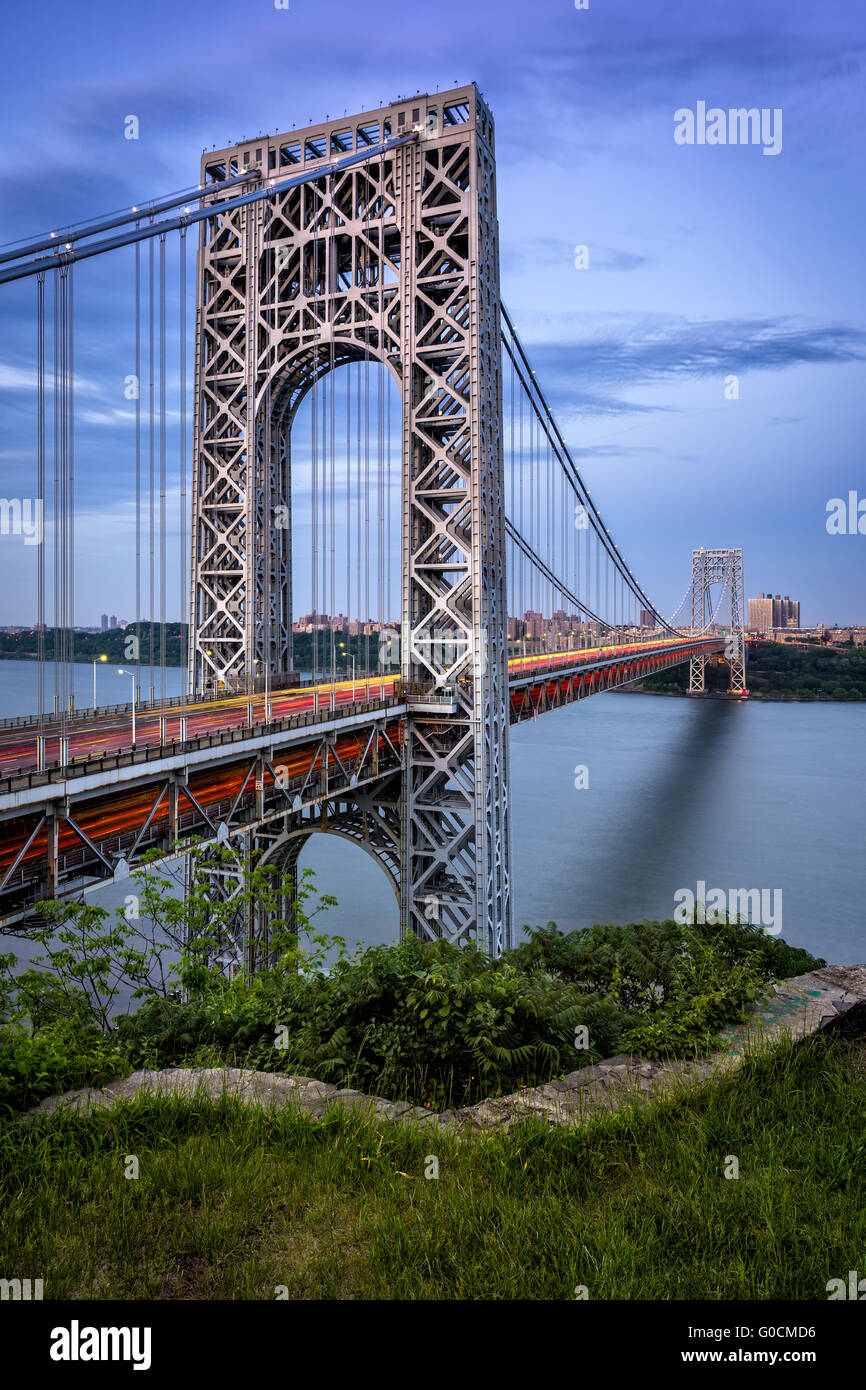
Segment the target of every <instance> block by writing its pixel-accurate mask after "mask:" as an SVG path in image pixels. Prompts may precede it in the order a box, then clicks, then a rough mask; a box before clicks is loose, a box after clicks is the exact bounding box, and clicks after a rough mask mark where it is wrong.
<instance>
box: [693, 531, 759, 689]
mask: <svg viewBox="0 0 866 1390" xmlns="http://www.w3.org/2000/svg"><path fill="white" fill-rule="evenodd" d="M711 584H722V585H723V586H724V588H725V589H727V592H728V595H729V599H730V634H729V637H728V641H727V643H726V645H725V655H724V659H725V660H726V661H727V663H728V667H729V670H730V690H731V694H732V695H744V694H746V637H745V632H744V628H743V552H742V550H705V549H704V548H703V547H701V549H700V550H693V551H692V630H693V631H700V630H702V629H703V627H704V626H705V624H706V623H707V621H708V620H709V618H710V617H711V616H712V609H711V607H710V606H709V597H710V585H711ZM706 663H707V656H706V654H703V653H702V654H701V655H700V656H693V657H692V659H691V662H690V665H689V694H690V695H700V694H702V693H703V691H704V689H705V667H706Z"/></svg>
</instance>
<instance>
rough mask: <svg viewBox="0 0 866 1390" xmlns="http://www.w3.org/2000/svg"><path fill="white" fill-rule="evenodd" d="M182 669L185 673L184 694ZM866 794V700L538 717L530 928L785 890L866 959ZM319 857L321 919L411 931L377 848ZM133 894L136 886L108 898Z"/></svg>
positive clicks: (614, 701) (810, 920)
mask: <svg viewBox="0 0 866 1390" xmlns="http://www.w3.org/2000/svg"><path fill="white" fill-rule="evenodd" d="M34 666H35V663H30V662H24V661H11V662H7V661H3V662H0V717H5V716H7V715H11V714H25V713H32V712H33V711H34V710H35V703H36V684H35V680H36V675H35V669H34ZM76 674H77V679H76V693H77V702H78V704H79V705H84V704H89V703H90V699H91V698H92V668H91V667H90V666H89V665H88V666H81V667H78V668H77V673H76ZM52 679H53V678H52ZM180 679H181V673H180V671H179V670H177V669H174V670H169V671H168V673H167V682H166V693H167V694H169V695H170V694H176V693H178V692H179V690H180ZM98 680H99V687H98V697H99V702H100V703H106V704H108V703H113V702H115V701H120V700H123V699H126V698H128V694H127V690H126V686H127V685H128V678H127V677H122V676H117V674H116V672H115V671H114V669H113V668H109V669H105V670H100V671H99V672H98ZM145 684H146V678H145V677H144V676H143V677H142V686H143V687H144V686H145ZM155 684H156V685H157V689H158V688H159V676H158V673H157V675H156V680H155ZM46 686H48V687H49V688H52V689H53V685H52V682H51V681H49V680H48V679H47V678H46ZM578 768H583V769H585V771H583V772H578V773H577V774H576V769H578ZM576 783H578V784H579V786H576V785H575V784H576ZM584 784H586V785H584ZM864 788H866V703H840V704H830V703H827V704H822V703H805V704H796V703H780V704H773V703H761V702H757V701H756V702H754V703H750V702H748V701H746V702H744V703H733V702H730V703H729V702H726V701H722V700H718V701H715V700H705V701H696V700H688V699H677V698H674V697H667V696H657V695H642V694H628V693H616V692H610V693H608V694H603V695H595V696H593V697H592V698H591V699H589V700H585V701H582V702H581V703H580V704H577V705H571V706H568V707H566V708H565V709H562V710H558V711H556V712H554V713H551V714H546V715H543V716H542V717H541V718H540V719H538V721H537V722H536V723H532V722H530V723H527V724H521V725H519V726H518V727H517V728H514V729H512V731H511V807H512V838H513V860H512V872H513V895H514V908H515V912H514V921H515V928H516V931H517V933H518V935H519V931H520V927H521V926H522V925H523V924H524V923H529V924H533V925H534V924H537V923H545V922H548V921H553V922H555V923H556V924H557V925H558V926H559V927H560V928H561V929H562V930H565V931H568V930H571V929H573V928H575V927H584V926H590V925H592V924H593V923H595V922H640V921H641V920H643V919H644V918H650V919H652V918H657V919H660V918H665V917H671V916H672V915H673V913H674V908H675V906H676V902H677V897H676V895H677V893H678V892H680V891H681V890H684V889H690V890H691V892H692V893H695V894H696V895H697V896H702V894H699V893H698V884H699V883H703V884H705V885H706V891H707V893H709V892H710V891H711V890H713V889H722V890H724V891H725V892H726V893H727V892H728V890H730V889H762V890H767V891H768V893H769V895H770V897H771V898H772V895H773V892H774V890H779V891H780V893H781V898H779V896H778V894H777V895H776V897H775V898H774V899H773V901H774V902H775V903H776V904H779V905H780V906H781V928H782V929H781V933H780V934H781V935H782V936H783V937H784V938H785V940H787V941H790V942H791V943H792V944H794V945H797V946H805V947H806V948H807V949H808V950H810V951H812V952H813V953H814V954H815V955H819V956H823V957H824V958H825V959H827V960H828V961H830V962H831V963H834V964H850V963H854V962H862V961H866V794H864ZM301 865H302V866H308V867H310V868H312V869H313V870H314V872H315V875H316V887H317V889H318V890H319V891H320V892H326V893H333V894H334V895H335V896H336V898H337V899H338V904H339V906H338V907H337V908H335V909H331V910H330V911H328V912H326V913H323V914H322V915H321V916H320V917H319V918H317V923H318V924H319V925H320V926H321V929H322V930H327V931H329V932H337V933H339V934H341V935H343V936H345V937H346V938H347V939H348V941H349V942H350V943H355V942H363V943H365V944H373V943H378V942H390V941H394V940H396V939H397V936H398V932H399V913H398V910H397V903H396V899H395V897H394V894H393V891H392V890H391V888H390V886H389V883H388V881H387V879H386V878H385V875H384V874H383V872H382V871H381V869H380V868H379V867H378V865H377V864H375V863H374V861H373V860H372V859H371V858H370V857H369V856H368V855H366V854H365V853H364V852H363V851H362V850H360V849H358V848H357V847H356V846H353V845H350V844H348V843H346V842H345V841H341V840H338V839H336V838H334V837H332V836H324V835H320V836H314V837H313V839H312V840H311V841H310V842H309V844H308V846H307V848H306V849H305V850H304V853H303V855H302V857H301ZM126 891H127V892H128V891H129V888H128V885H127V887H126ZM122 899H123V885H116V886H114V885H112V886H110V887H108V888H107V889H104V890H100V892H99V894H98V895H94V898H93V900H94V901H99V902H101V903H103V904H104V905H105V906H113V905H114V903H115V902H121V901H122ZM680 900H681V899H680ZM775 925H778V913H777V914H776V922H775Z"/></svg>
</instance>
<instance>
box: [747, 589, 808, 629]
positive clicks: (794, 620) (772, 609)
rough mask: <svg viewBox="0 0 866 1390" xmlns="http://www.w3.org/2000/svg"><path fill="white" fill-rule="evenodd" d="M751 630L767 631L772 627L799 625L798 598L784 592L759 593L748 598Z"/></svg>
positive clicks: (748, 624)
mask: <svg viewBox="0 0 866 1390" xmlns="http://www.w3.org/2000/svg"><path fill="white" fill-rule="evenodd" d="M747 626H748V628H749V630H750V631H751V632H769V630H770V628H774V627H799V626H800V603H799V600H798V599H793V598H789V597H788V595H787V594H786V595H785V597H784V598H782V595H781V594H775V595H773V594H760V595H759V596H758V598H750V599H749V621H748V623H747Z"/></svg>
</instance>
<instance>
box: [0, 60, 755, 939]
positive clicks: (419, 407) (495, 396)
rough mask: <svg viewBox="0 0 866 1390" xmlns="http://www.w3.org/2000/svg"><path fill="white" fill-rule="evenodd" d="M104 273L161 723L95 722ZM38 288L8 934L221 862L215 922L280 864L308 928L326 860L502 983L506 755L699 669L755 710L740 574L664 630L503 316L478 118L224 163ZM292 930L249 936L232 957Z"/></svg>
mask: <svg viewBox="0 0 866 1390" xmlns="http://www.w3.org/2000/svg"><path fill="white" fill-rule="evenodd" d="M191 231H192V232H193V233H194V235H193V236H190V235H189V233H190V232H191ZM193 243H195V244H194V245H193ZM193 251H194V252H195V267H194V269H192V268H191V267H190V259H191V253H192V252H193ZM88 261H90V262H93V265H92V266H91V267H89V275H88V279H87V281H86V283H85V284H84V286H83V287H82V277H83V276H84V274H85V271H84V269H79V266H80V265H81V264H82V263H84V262H88ZM103 266H106V267H109V266H110V267H111V271H110V274H111V275H112V276H113V277H114V278H113V279H112V280H111V281H110V282H108V281H106V284H108V283H110V284H111V285H112V286H113V287H114V291H113V292H115V293H117V286H118V285H119V284H122V285H123V286H124V292H123V296H122V298H123V299H124V302H125V303H126V304H127V305H128V310H129V320H128V328H127V331H126V332H125V334H124V335H123V341H118V342H114V343H112V345H111V349H110V350H111V355H112V362H113V363H120V364H121V367H122V370H121V372H120V375H121V376H122V378H123V380H124V382H125V383H126V391H125V397H126V399H127V400H128V401H129V403H130V408H129V414H130V416H131V417H134V423H130V426H129V431H128V439H127V448H126V452H125V454H124V455H123V459H122V460H121V461H119V462H118V463H117V465H116V468H117V471H118V472H122V470H123V469H126V470H127V471H126V475H125V476H126V477H127V478H128V480H129V487H130V489H131V487H132V485H133V479H134V489H135V553H134V572H133V573H132V576H131V579H130V583H131V588H134V592H135V620H134V622H132V623H130V625H129V626H128V627H127V629H126V634H125V639H126V641H127V642H128V643H130V644H131V645H130V646H129V647H128V649H127V650H128V652H129V653H130V655H129V657H128V661H127V664H126V666H125V667H124V668H123V669H124V670H125V671H127V672H128V673H129V674H130V675H131V689H130V694H131V699H130V702H129V703H128V704H126V705H115V706H111V707H109V708H105V707H101V708H90V709H77V708H76V707H75V700H74V695H73V683H72V670H73V665H74V662H75V619H76V592H75V590H76V554H77V541H76V506H77V496H78V495H79V494H80V491H81V487H82V482H81V479H82V470H84V473H85V484H86V469H87V463H86V462H85V463H84V464H82V449H81V433H82V430H81V424H80V421H79V419H78V415H77V398H76V387H77V382H78V377H77V375H76V363H77V362H80V360H81V358H82V353H83V352H84V353H89V354H90V355H91V356H92V353H93V349H94V344H93V341H92V331H91V332H90V336H88V328H87V316H86V313H85V315H84V322H85V328H84V330H82V328H81V323H82V312H81V308H80V304H81V303H82V296H83V295H84V294H86V292H88V291H89V292H90V293H91V294H93V293H96V294H98V293H99V284H100V282H99V275H100V274H101V273H102V267H103ZM108 273H109V272H108V271H107V272H106V274H108ZM12 282H24V283H25V288H26V286H27V285H29V286H30V291H28V292H32V294H33V299H32V322H33V335H32V336H33V360H34V364H35V367H34V389H33V416H34V418H33V447H32V459H33V465H32V474H33V492H34V497H35V499H36V501H37V503H38V506H39V515H40V518H42V519H43V533H42V535H41V536H40V542H41V543H40V544H39V545H38V547H35V550H36V556H35V568H36V578H35V589H36V593H35V595H34V609H35V612H36V615H37V617H36V624H35V626H36V632H37V634H38V641H39V652H38V654H37V655H38V662H37V666H38V705H37V713H36V714H35V715H33V716H30V717H28V718H21V719H7V720H5V721H3V722H2V723H0V821H2V836H0V916H2V920H3V922H4V924H5V925H7V926H9V925H14V924H19V925H20V926H21V928H22V929H26V924H27V922H28V921H29V920H30V919H31V917H32V912H33V907H34V904H35V903H37V902H38V901H40V900H41V899H44V898H46V897H50V898H54V897H61V898H62V897H72V896H76V895H80V894H82V893H83V892H85V891H87V890H89V889H92V888H93V887H94V886H97V885H98V884H100V883H102V882H106V881H112V880H119V879H122V878H124V877H125V876H127V875H128V874H129V872H130V870H131V869H132V868H134V866H135V865H136V863H137V862H138V861H139V860H140V857H141V856H142V854H144V853H145V851H148V850H153V849H158V850H160V851H162V852H163V853H165V854H169V853H171V852H172V850H173V847H176V846H178V845H181V846H182V845H183V843H184V842H185V841H188V840H190V839H191V838H192V837H203V838H204V839H205V840H207V841H213V842H214V843H215V844H219V845H221V846H223V847H228V849H229V850H231V852H232V855H233V862H234V864H235V868H234V869H233V870H232V869H231V868H230V869H229V871H227V870H226V867H225V864H224V863H223V862H221V863H220V866H219V868H218V869H217V868H215V870H214V882H213V891H214V892H215V893H218V894H220V895H222V896H225V895H229V896H230V895H231V894H232V893H236V892H237V891H238V885H239V884H240V883H241V882H242V881H243V875H244V872H245V870H246V868H247V866H248V865H249V863H250V862H251V861H252V860H253V859H255V860H256V861H258V862H265V863H270V864H274V865H276V866H277V868H278V869H279V873H280V883H281V885H282V893H283V898H284V907H285V911H286V912H288V911H289V908H290V905H291V901H292V899H293V896H294V893H295V891H296V888H297V863H298V856H299V854H300V852H301V850H302V848H303V846H304V844H305V843H306V841H307V839H308V838H309V836H310V835H312V834H316V833H321V832H324V833H330V834H335V835H340V836H343V837H346V838H347V839H349V840H351V841H352V842H354V843H356V844H357V845H359V846H360V847H361V848H362V849H364V850H365V851H366V852H367V853H369V854H371V855H372V856H373V857H374V858H375V859H376V860H377V862H378V863H379V864H380V865H381V866H382V868H383V869H384V871H385V872H386V874H387V875H388V877H389V880H390V882H391V884H392V886H393V888H394V892H395V894H396V896H397V900H398V902H399V905H400V920H401V930H402V931H404V932H407V931H414V932H416V933H418V934H419V935H420V936H422V937H424V938H427V939H431V938H437V937H445V938H447V939H449V940H451V941H455V942H458V943H465V942H470V941H471V942H474V943H475V944H476V945H478V946H479V947H480V948H481V949H483V950H485V951H487V952H489V953H491V954H494V955H498V954H499V953H500V952H501V951H502V950H504V949H506V948H507V947H508V946H509V945H510V944H511V941H512V936H511V931H512V926H511V835H510V826H509V792H510V787H509V762H508V738H509V727H510V725H511V724H513V723H517V722H520V721H522V720H526V719H537V718H538V717H539V715H541V714H545V713H549V712H552V711H553V710H555V709H557V708H559V707H560V706H561V705H564V704H567V703H570V702H573V701H577V700H581V699H585V698H587V697H589V696H591V695H593V694H595V693H597V692H600V691H607V690H611V689H615V688H617V687H619V686H623V685H627V684H630V683H632V682H635V681H639V680H641V679H642V678H643V677H645V676H647V675H650V674H652V673H654V672H657V671H659V670H661V669H664V668H666V667H669V666H672V665H677V664H679V663H683V662H689V663H690V683H689V684H690V691H691V692H692V693H695V694H699V693H701V691H702V690H703V689H704V671H705V666H706V663H707V662H708V661H710V660H712V661H716V660H724V661H726V662H727V663H728V665H729V667H730V678H731V679H730V689H731V694H732V695H733V696H735V697H737V698H742V697H744V696H745V695H746V693H747V692H746V685H745V644H744V641H743V621H742V620H743V587H742V552H741V551H739V550H737V549H718V550H707V549H704V548H700V549H696V550H695V551H694V552H693V558H692V573H691V576H690V580H689V583H688V585H687V588H686V592H685V594H684V596H683V600H682V602H681V604H680V607H679V608H678V610H677V612H676V613H674V614H671V615H670V616H669V617H664V616H663V615H662V614H661V613H660V612H659V611H658V610H657V608H656V607H655V605H654V604H653V603H652V602H651V600H650V599H649V598H648V597H647V595H646V593H645V592H644V590H643V589H642V588H641V586H640V585H639V583H638V581H637V579H636V578H635V576H634V575H633V573H632V571H631V570H630V569H629V567H628V565H627V564H626V561H625V559H624V557H623V556H622V554H621V553H620V551H619V549H618V547H617V545H616V543H615V541H614V540H613V538H612V536H611V534H610V530H609V529H608V527H607V526H606V525H605V524H604V523H603V521H602V518H601V516H600V515H599V511H598V508H597V506H596V504H595V502H594V501H593V499H592V497H591V496H590V494H589V492H588V490H587V488H586V486H585V484H584V481H583V479H582V478H581V475H580V473H579V472H578V469H577V467H576V465H575V462H574V459H573V457H572V454H571V452H570V450H569V448H568V446H567V443H566V441H565V439H564V438H563V436H562V433H561V432H560V430H559V428H558V426H557V423H556V421H555V419H554V416H553V413H552V411H551V409H550V407H549V405H548V402H547V399H546V397H545V394H544V392H543V390H542V387H541V384H540V382H539V381H538V379H537V377H536V374H535V372H534V371H533V370H532V367H531V366H530V360H529V356H528V354H527V352H526V351H525V349H524V347H523V345H522V343H521V341H520V338H519V336H518V333H517V330H516V328H515V325H514V323H513V321H512V319H511V317H510V316H509V314H508V313H507V311H506V309H505V307H504V305H503V304H502V300H501V296H500V286H499V252H498V225H497V212H496V169H495V132H494V123H493V118H492V115H491V112H490V110H489V108H488V106H487V104H486V103H485V101H484V99H483V97H482V95H481V94H480V93H479V91H478V89H477V88H476V87H475V86H474V85H470V86H468V87H461V88H456V89H454V90H452V91H449V92H445V93H437V94H436V95H429V94H428V95H420V94H419V95H417V96H415V97H412V98H408V99H406V100H405V101H396V102H393V103H391V104H390V105H388V106H384V107H381V108H379V109H377V110H372V111H368V112H363V113H361V114H358V115H355V116H352V117H347V116H344V117H343V118H341V119H338V120H330V119H329V120H327V121H326V122H324V123H322V124H319V125H311V126H309V127H307V128H304V129H296V130H292V131H291V132H284V133H281V134H275V135H267V136H262V135H260V136H258V137H257V138H255V139H253V140H246V141H242V142H240V143H238V144H234V145H231V146H228V147H226V148H224V149H222V150H219V151H217V150H212V151H210V152H205V153H204V155H203V157H202V161H201V170H200V177H199V182H198V184H197V185H196V186H195V187H193V188H189V189H185V190H181V191H180V192H179V193H176V194H173V195H171V196H169V197H164V198H161V199H158V200H153V201H150V202H147V203H139V204H137V205H136V206H134V207H132V208H128V209H125V210H123V211H121V212H119V213H116V214H114V215H112V216H106V217H100V218H99V219H96V220H92V221H90V222H87V223H83V224H78V225H75V226H70V227H68V228H65V229H55V230H54V231H51V232H49V233H46V234H45V235H44V236H42V237H37V238H33V239H31V240H29V241H27V242H21V243H18V244H16V245H14V246H7V247H5V248H3V249H2V250H0V284H2V285H9V284H11V283H12ZM191 285H194V287H195V293H194V296H193V295H192V294H191ZM102 292H103V293H105V292H106V291H105V289H103V291H102ZM109 292H111V291H109ZM2 293H5V294H8V293H9V291H8V290H4V291H3V292H2ZM2 304H3V301H2V297H0V312H2ZM82 334H84V342H83V343H82V341H81V339H82ZM190 343H191V344H192V353H191V354H190V351H189V344H190ZM190 367H191V370H190ZM190 386H191V392H190ZM188 396H190V398H191V399H190V401H188V399H187V398H188ZM190 407H191V408H190ZM85 457H86V455H85ZM20 505H21V508H22V514H23V507H24V499H21V503H20ZM6 506H7V508H8V507H9V506H10V503H9V501H8V499H7V500H6ZM170 511H171V512H172V515H171V516H170V515H169V512H170ZM175 513H176V514H175ZM172 531H174V533H175V534H176V535H177V537H179V540H178V542H177V544H176V545H175V546H174V547H173V546H172V544H171V543H170V535H171V533H172ZM170 553H171V573H170V572H169V555H170ZM79 563H80V561H79ZM132 563H133V560H132V556H131V558H130V564H131V565H132ZM685 577H686V576H684V578H685ZM178 604H180V610H181V611H182V612H183V611H186V612H187V614H188V623H187V624H185V625H184V626H183V628H182V634H181V635H182V639H183V640H184V641H185V643H186V646H187V648H188V650H187V652H186V653H185V656H186V665H187V683H186V690H185V692H184V693H183V694H181V695H180V696H175V697H171V698H169V697H168V696H167V694H166V680H165V675H166V631H167V623H166V615H167V613H168V611H169V605H171V606H172V607H173V608H174V610H175V611H177V606H178ZM723 606H724V608H723ZM720 614H722V618H723V623H724V626H723V625H722V623H721V622H720V621H719V617H720ZM49 620H50V622H49ZM677 620H679V625H677ZM52 627H53V640H52V641H51V643H50V649H51V656H52V661H51V662H50V663H49V662H48V661H47V660H46V652H47V650H48V646H49V644H48V642H47V641H46V638H47V636H48V635H50V634H51V628H52ZM145 632H146V634H147V635H145ZM301 652H302V653H303V665H304V669H301V662H299V653H301ZM350 667H351V669H350ZM145 673H146V674H145ZM142 677H144V685H142ZM52 682H53V690H52V689H50V688H49V687H50V686H51V684H52ZM157 683H158V685H159V689H158V690H157V688H156V686H157ZM52 701H53V707H52V705H51V703H50V702H52ZM224 857H225V856H224V855H223V856H221V859H224ZM267 931H268V924H267V922H265V921H261V920H259V918H258V916H257V915H256V913H255V912H251V913H250V915H249V917H248V918H247V917H244V920H242V921H241V920H239V922H238V929H237V935H236V939H235V941H234V942H233V949H234V951H235V952H236V957H237V959H238V960H239V961H240V960H244V961H245V962H246V964H247V966H250V965H254V964H255V962H256V961H257V960H261V959H262V956H263V953H264V954H266V942H267Z"/></svg>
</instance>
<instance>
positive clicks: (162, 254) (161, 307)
mask: <svg viewBox="0 0 866 1390" xmlns="http://www.w3.org/2000/svg"><path fill="white" fill-rule="evenodd" d="M165 520H166V512H165V237H164V236H161V237H160V239H159V698H160V700H161V701H162V702H164V701H165V656H166V652H165V619H166V611H165V580H166V569H165Z"/></svg>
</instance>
